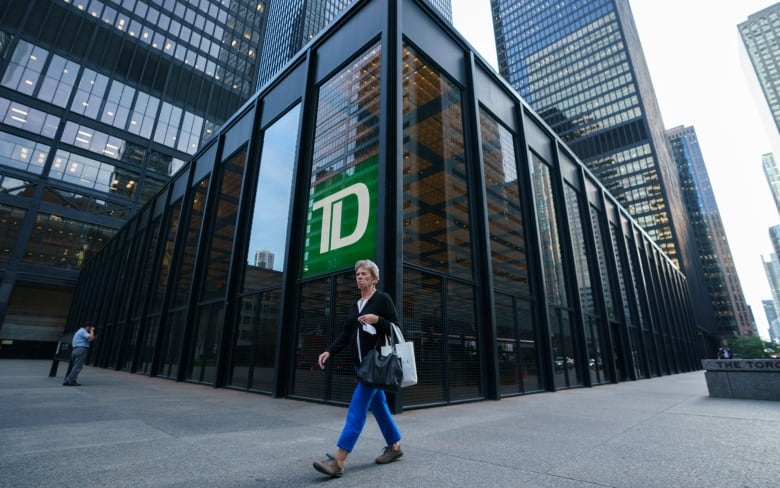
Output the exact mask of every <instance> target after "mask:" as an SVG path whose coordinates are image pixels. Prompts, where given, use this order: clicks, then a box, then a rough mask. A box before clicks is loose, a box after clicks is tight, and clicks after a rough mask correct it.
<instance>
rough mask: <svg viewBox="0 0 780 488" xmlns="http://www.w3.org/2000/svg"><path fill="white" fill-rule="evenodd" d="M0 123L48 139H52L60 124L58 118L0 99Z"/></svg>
mask: <svg viewBox="0 0 780 488" xmlns="http://www.w3.org/2000/svg"><path fill="white" fill-rule="evenodd" d="M0 121H2V122H3V123H5V124H7V125H10V126H12V127H19V128H20V129H24V130H26V131H29V132H33V133H35V134H39V135H42V136H46V137H49V138H54V136H55V135H56V133H57V127H58V126H59V124H60V118H59V117H56V116H54V115H51V114H47V113H46V112H42V111H40V110H36V109H34V108H31V107H28V106H27V105H22V104H21V103H17V102H12V101H10V100H8V99H5V98H0Z"/></svg>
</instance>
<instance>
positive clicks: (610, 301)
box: [590, 207, 617, 320]
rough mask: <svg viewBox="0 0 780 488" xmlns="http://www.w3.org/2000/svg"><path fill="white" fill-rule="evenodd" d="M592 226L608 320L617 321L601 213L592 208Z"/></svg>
mask: <svg viewBox="0 0 780 488" xmlns="http://www.w3.org/2000/svg"><path fill="white" fill-rule="evenodd" d="M590 225H591V227H592V228H593V237H594V240H595V243H596V257H597V258H598V263H599V278H600V280H601V288H602V290H604V301H605V302H606V306H607V310H606V312H607V318H608V319H610V320H615V319H616V317H617V314H616V311H615V301H614V298H613V296H612V287H611V286H610V284H609V283H610V282H609V270H608V269H607V256H606V254H605V252H606V248H605V247H604V245H605V244H606V243H605V242H604V236H603V235H602V232H601V224H600V223H599V211H598V210H597V209H596V208H594V207H590Z"/></svg>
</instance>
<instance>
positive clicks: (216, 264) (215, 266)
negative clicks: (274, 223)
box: [200, 147, 271, 301]
mask: <svg viewBox="0 0 780 488" xmlns="http://www.w3.org/2000/svg"><path fill="white" fill-rule="evenodd" d="M245 163H246V147H244V149H242V150H241V151H240V152H239V153H238V154H236V155H235V156H233V157H232V158H230V160H228V161H226V162H224V163H222V165H221V166H220V169H221V171H222V178H221V182H220V188H219V196H218V197H217V201H216V208H215V212H216V214H215V217H214V218H215V221H214V225H213V227H212V228H213V230H212V232H210V233H209V236H208V237H207V240H208V242H206V243H204V245H207V246H208V247H207V249H208V253H209V254H208V258H207V259H206V274H205V279H204V280H202V282H201V290H200V300H203V301H205V300H211V299H215V298H224V297H225V286H226V283H227V275H228V269H229V267H230V256H231V252H232V250H233V241H234V239H235V229H236V217H237V216H238V201H239V198H240V197H241V182H242V181H243V177H244V165H245ZM269 210H270V209H265V211H266V212H267V211H269ZM212 213H213V212H212ZM266 231H267V232H269V231H271V229H266Z"/></svg>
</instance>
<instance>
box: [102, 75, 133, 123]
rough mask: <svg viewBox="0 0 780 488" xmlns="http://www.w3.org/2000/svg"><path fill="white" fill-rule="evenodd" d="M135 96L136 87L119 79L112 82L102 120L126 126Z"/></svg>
mask: <svg viewBox="0 0 780 488" xmlns="http://www.w3.org/2000/svg"><path fill="white" fill-rule="evenodd" d="M133 96H135V88H132V87H130V86H128V85H125V84H124V83H120V82H118V81H113V82H111V88H110V89H109V91H108V98H107V99H106V105H105V108H103V115H101V117H100V120H101V121H102V122H105V123H107V124H111V125H113V126H114V127H118V128H120V129H124V128H125V124H126V123H127V117H128V115H129V114H130V106H131V105H132V103H133Z"/></svg>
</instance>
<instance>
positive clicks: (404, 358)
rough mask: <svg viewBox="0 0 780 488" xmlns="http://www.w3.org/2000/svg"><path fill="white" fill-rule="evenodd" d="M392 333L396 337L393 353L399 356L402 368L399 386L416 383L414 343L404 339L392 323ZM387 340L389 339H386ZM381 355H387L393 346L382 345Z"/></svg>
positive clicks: (398, 328) (404, 386)
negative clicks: (402, 372) (402, 377)
mask: <svg viewBox="0 0 780 488" xmlns="http://www.w3.org/2000/svg"><path fill="white" fill-rule="evenodd" d="M393 333H394V334H395V337H396V341H397V343H396V345H395V353H396V355H398V357H400V358H401V366H402V367H403V370H404V379H403V381H401V388H406V387H407V386H412V385H416V384H417V362H416V361H415V360H414V343H413V342H412V341H405V340H404V335H403V334H402V333H401V328H400V327H398V326H397V325H395V324H393ZM388 342H389V341H388ZM380 352H381V354H382V356H387V355H389V354H390V353H391V352H393V346H382V348H381V350H380Z"/></svg>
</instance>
